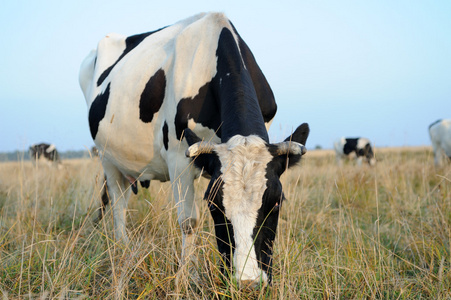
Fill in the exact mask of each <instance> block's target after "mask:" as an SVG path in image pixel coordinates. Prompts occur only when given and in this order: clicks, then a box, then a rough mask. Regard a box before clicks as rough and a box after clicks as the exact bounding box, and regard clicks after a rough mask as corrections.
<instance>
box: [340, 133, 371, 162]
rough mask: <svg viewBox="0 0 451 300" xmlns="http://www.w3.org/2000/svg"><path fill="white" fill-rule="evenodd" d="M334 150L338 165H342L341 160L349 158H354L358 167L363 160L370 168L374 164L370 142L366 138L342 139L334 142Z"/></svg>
mask: <svg viewBox="0 0 451 300" xmlns="http://www.w3.org/2000/svg"><path fill="white" fill-rule="evenodd" d="M334 150H335V156H336V159H337V163H338V164H339V165H341V164H342V162H343V159H345V158H351V157H355V159H356V160H357V164H358V165H359V166H360V165H362V160H363V159H365V160H366V161H367V162H368V164H369V165H370V166H374V165H375V164H376V159H375V158H374V153H373V148H372V147H371V142H370V140H369V139H367V138H363V137H358V138H345V137H342V138H340V139H338V140H336V141H335V142H334Z"/></svg>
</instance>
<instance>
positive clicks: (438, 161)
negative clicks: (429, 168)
mask: <svg viewBox="0 0 451 300" xmlns="http://www.w3.org/2000/svg"><path fill="white" fill-rule="evenodd" d="M429 136H430V137H431V142H432V149H433V150H434V162H435V165H436V166H440V165H442V163H443V159H444V157H448V158H449V159H451V119H448V120H437V121H435V122H434V123H432V124H431V125H430V126H429Z"/></svg>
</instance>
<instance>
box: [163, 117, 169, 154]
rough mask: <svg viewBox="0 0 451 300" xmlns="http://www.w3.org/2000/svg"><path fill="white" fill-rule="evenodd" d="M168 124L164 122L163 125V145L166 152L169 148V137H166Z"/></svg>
mask: <svg viewBox="0 0 451 300" xmlns="http://www.w3.org/2000/svg"><path fill="white" fill-rule="evenodd" d="M168 131H169V130H168V123H166V121H164V124H163V145H164V148H165V149H166V150H168V148H169V135H168Z"/></svg>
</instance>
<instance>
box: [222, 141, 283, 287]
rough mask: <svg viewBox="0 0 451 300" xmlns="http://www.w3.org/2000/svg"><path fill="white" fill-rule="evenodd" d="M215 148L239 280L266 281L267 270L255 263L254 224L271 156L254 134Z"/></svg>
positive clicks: (260, 205) (260, 203)
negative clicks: (259, 279)
mask: <svg viewBox="0 0 451 300" xmlns="http://www.w3.org/2000/svg"><path fill="white" fill-rule="evenodd" d="M215 152H216V153H217V154H218V157H219V161H220V162H221V173H222V181H223V199H222V201H223V202H222V203H223V205H224V209H225V215H226V217H227V218H228V219H229V220H230V221H231V222H232V225H233V229H234V239H235V245H236V248H235V253H234V257H233V262H234V267H235V269H236V277H237V278H238V279H240V280H242V281H246V280H252V281H254V280H256V279H257V278H261V279H262V281H263V282H266V281H267V278H268V277H267V274H266V273H265V272H264V271H262V270H261V269H260V268H259V266H258V261H257V256H256V252H255V248H254V228H255V227H256V225H257V217H258V211H259V209H260V208H261V207H262V198H263V193H264V191H265V190H266V181H267V178H266V167H267V165H268V163H269V162H270V161H271V160H272V158H273V156H272V155H271V154H270V153H269V151H268V149H267V147H266V145H265V142H264V141H263V140H262V139H261V138H259V137H257V136H249V137H243V136H240V135H236V136H234V137H232V138H231V139H230V140H229V141H228V142H227V143H226V144H220V145H218V146H217V147H216V148H215ZM280 197H282V195H280Z"/></svg>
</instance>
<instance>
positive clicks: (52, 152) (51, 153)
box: [28, 143, 61, 165]
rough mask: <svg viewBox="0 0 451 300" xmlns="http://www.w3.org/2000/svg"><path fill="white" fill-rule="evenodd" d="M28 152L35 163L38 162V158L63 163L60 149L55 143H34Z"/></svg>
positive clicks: (56, 163)
mask: <svg viewBox="0 0 451 300" xmlns="http://www.w3.org/2000/svg"><path fill="white" fill-rule="evenodd" d="M28 153H29V154H30V160H31V162H32V163H33V164H36V162H37V161H38V160H45V161H47V162H51V163H53V164H55V165H58V164H59V163H61V161H60V157H59V154H58V151H57V150H56V148H55V145H53V144H50V145H49V144H44V143H41V144H33V145H31V146H30V149H29V150H28Z"/></svg>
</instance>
